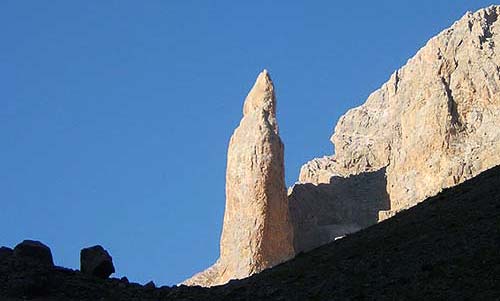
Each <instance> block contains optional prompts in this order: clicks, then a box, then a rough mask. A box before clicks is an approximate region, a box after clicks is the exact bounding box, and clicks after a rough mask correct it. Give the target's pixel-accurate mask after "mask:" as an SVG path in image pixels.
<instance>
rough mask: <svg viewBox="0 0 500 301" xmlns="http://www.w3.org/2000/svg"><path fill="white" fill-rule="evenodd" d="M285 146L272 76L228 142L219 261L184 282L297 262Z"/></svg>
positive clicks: (258, 86) (261, 79)
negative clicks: (278, 123) (289, 207)
mask: <svg viewBox="0 0 500 301" xmlns="http://www.w3.org/2000/svg"><path fill="white" fill-rule="evenodd" d="M283 152H284V147H283V143H282V142H281V139H280V137H279V134H278V125H277V121H276V97H275V94H274V86H273V83H272V80H271V78H270V76H269V73H268V72H267V71H266V70H264V71H263V72H262V73H260V74H259V76H258V78H257V80H256V82H255V84H254V86H253V88H252V90H251V91H250V93H249V94H248V96H247V97H246V100H245V104H244V106H243V119H242V120H241V122H240V125H239V126H238V128H236V130H235V131H234V133H233V135H232V137H231V140H230V142H229V149H228V154H227V170H226V208H225V213H224V225H223V230H222V237H221V241H220V258H219V259H218V260H217V262H216V263H215V264H214V265H213V266H212V267H210V268H208V269H207V270H205V271H203V272H201V273H198V274H196V275H195V276H193V277H192V278H190V279H188V280H186V281H185V284H188V285H201V286H213V285H218V284H224V283H226V282H227V281H229V280H231V279H239V278H244V277H248V276H249V275H252V274H254V273H257V272H260V271H262V270H263V269H265V268H269V267H272V266H274V265H276V264H278V263H281V262H283V261H284V260H286V259H289V258H291V257H292V256H293V254H294V251H293V241H292V235H293V232H292V226H291V224H290V219H289V215H288V199H287V195H286V186H285V176H284V162H283V161H284V159H283V156H284V154H283Z"/></svg>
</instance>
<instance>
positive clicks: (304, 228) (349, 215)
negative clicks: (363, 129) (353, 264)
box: [288, 168, 390, 253]
mask: <svg viewBox="0 0 500 301" xmlns="http://www.w3.org/2000/svg"><path fill="white" fill-rule="evenodd" d="M386 187H387V179H386V176H385V168H382V169H379V170H377V171H374V172H365V173H361V174H358V175H352V176H350V177H346V178H344V177H337V176H334V177H331V178H330V183H327V184H319V185H313V184H311V183H306V184H295V185H294V186H293V188H292V191H291V193H290V194H289V197H288V200H289V209H290V219H291V222H292V225H293V228H294V248H295V252H296V253H299V252H303V251H309V250H311V249H313V248H316V247H318V246H321V245H324V244H326V243H328V242H331V241H333V240H335V238H337V237H341V236H344V235H346V234H348V233H352V232H355V231H358V230H360V229H362V228H366V227H368V226H371V225H373V224H375V223H377V222H378V213H379V211H381V210H388V209H390V201H389V195H388V194H387V190H386Z"/></svg>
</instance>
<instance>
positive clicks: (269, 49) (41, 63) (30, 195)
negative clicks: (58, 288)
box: [0, 0, 492, 285]
mask: <svg viewBox="0 0 500 301" xmlns="http://www.w3.org/2000/svg"><path fill="white" fill-rule="evenodd" d="M313 2H314V3H313ZM490 4H492V3H491V2H489V1H466V0H458V1H457V0H453V1H451V0H449V1H435V0H433V1H431V0H427V1H401V0H399V1H395V0H394V1H343V2H340V1H300V2H299V1H205V2H202V1H78V2H77V1H10V0H4V1H2V2H0V28H1V29H0V38H1V47H0V82H1V92H0V104H1V110H0V167H1V168H0V229H2V230H1V232H0V245H7V246H11V247H13V246H14V245H15V244H17V243H18V242H20V241H22V240H23V239H27V238H30V239H38V240H41V241H43V242H44V243H46V244H47V245H49V246H50V247H51V249H52V253H53V256H54V260H55V262H56V264H58V265H61V266H65V267H70V268H78V267H79V251H80V249H81V248H83V247H87V246H90V245H94V244H102V245H103V246H104V247H105V248H107V249H108V250H109V252H110V253H111V255H112V256H113V258H114V261H115V266H116V270H117V273H116V274H115V276H118V277H121V276H123V275H126V276H127V277H128V278H129V279H130V280H132V281H137V282H140V283H145V282H147V281H149V280H154V281H155V283H157V284H159V285H164V284H167V285H170V284H175V283H178V282H180V281H182V280H183V279H185V278H187V277H189V276H190V275H192V274H193V273H195V272H198V271H200V270H202V269H204V268H206V267H208V266H209V265H210V264H212V263H213V262H214V261H215V260H216V258H217V257H218V252H219V236H220V232H221V227H222V218H223V213H224V212H223V211H224V201H225V196H224V185H225V179H224V176H225V165H226V151H227V144H228V141H229V137H230V136H231V134H232V131H233V130H234V128H235V127H236V126H237V125H238V123H239V120H240V118H241V109H242V104H243V100H244V98H245V96H246V94H247V93H248V91H249V89H250V88H251V86H252V84H253V82H254V80H255V78H256V76H257V75H258V73H259V72H260V71H261V70H262V69H264V68H267V69H268V70H269V71H270V73H271V76H272V78H273V80H274V83H275V85H276V90H277V98H278V122H279V125H280V131H281V136H282V139H283V141H284V143H285V160H286V162H285V164H286V180H287V184H288V185H291V184H293V182H294V181H295V180H296V178H297V176H298V172H299V169H300V166H301V165H302V164H303V163H305V162H306V161H308V160H310V159H312V158H313V157H317V156H323V155H327V154H331V153H332V152H333V146H332V145H331V143H330V142H329V138H330V135H331V133H332V129H333V127H334V125H335V123H336V121H337V119H338V118H339V116H340V115H341V114H343V113H344V112H345V111H346V110H348V109H349V108H351V107H354V106H357V105H360V104H361V103H363V102H364V100H365V99H366V97H367V96H368V95H369V93H371V92H372V91H373V90H375V89H377V88H378V87H379V86H380V85H381V84H382V83H384V82H385V81H386V80H387V79H388V78H389V76H390V74H391V73H392V72H393V71H394V70H396V69H397V68H399V67H400V66H402V65H404V63H405V62H406V61H407V60H408V59H409V58H410V57H411V56H413V55H414V54H415V53H416V51H417V50H418V49H419V48H421V47H422V46H423V45H424V44H425V42H426V41H427V40H428V39H429V38H431V37H432V36H434V35H435V34H437V33H438V32H440V31H441V30H443V29H444V28H446V27H448V26H450V25H451V24H452V23H453V22H454V21H455V20H456V19H458V18H460V17H461V16H462V15H463V14H464V13H465V12H466V11H467V10H472V11H473V10H476V9H478V8H481V7H485V6H488V5H490Z"/></svg>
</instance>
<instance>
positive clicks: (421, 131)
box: [289, 6, 500, 252]
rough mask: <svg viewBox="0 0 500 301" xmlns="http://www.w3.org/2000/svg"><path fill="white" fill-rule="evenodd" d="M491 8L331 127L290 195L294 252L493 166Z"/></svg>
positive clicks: (496, 38) (469, 18)
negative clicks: (327, 142)
mask: <svg viewBox="0 0 500 301" xmlns="http://www.w3.org/2000/svg"><path fill="white" fill-rule="evenodd" d="M499 14H500V7H499V6H491V7H488V8H486V9H482V10H479V11H478V12H476V13H470V12H468V13H467V14H466V15H465V16H463V17H462V18H461V19H460V20H459V21H457V22H455V23H454V24H453V26H451V27H450V28H449V29H446V30H444V31H443V32H441V33H440V34H438V35H437V36H436V37H434V38H432V39H431V40H430V41H429V42H428V43H427V44H426V45H425V46H424V47H423V48H422V49H420V51H418V52H417V54H416V55H415V56H414V57H413V58H411V59H410V60H408V62H407V64H406V65H405V66H404V67H402V68H401V69H399V70H397V71H396V72H394V73H393V74H392V76H391V77H390V79H389V81H388V82H387V83H385V84H384V85H382V87H381V88H380V89H378V90H377V91H375V92H373V93H372V94H371V95H370V96H369V97H368V99H367V100H366V102H365V103H364V104H363V105H361V106H360V107H357V108H354V109H351V110H349V111H348V112H347V113H346V114H345V115H344V116H342V117H341V118H340V120H339V122H338V123H337V126H336V127H335V132H334V133H333V135H332V138H331V141H332V142H333V144H334V145H335V154H334V155H332V156H326V157H323V158H317V159H313V160H312V161H310V162H308V163H307V164H305V165H304V166H303V167H302V169H301V172H300V178H299V183H298V184H296V185H294V186H293V187H292V188H291V189H290V190H289V199H290V214H291V218H292V224H293V226H294V236H295V239H294V247H295V251H297V252H299V251H304V250H309V249H312V248H314V247H317V246H320V245H322V244H324V243H326V242H328V241H331V240H333V239H335V238H336V237H338V236H342V235H344V234H346V233H349V232H352V231H355V230H358V229H361V228H364V227H366V226H367V225H370V224H373V223H376V222H377V221H379V220H383V219H385V218H387V217H390V216H392V215H394V214H395V213H396V212H398V211H400V210H403V209H406V208H409V207H411V206H414V205H415V204H417V203H419V202H420V201H422V200H424V199H425V198H427V197H429V196H432V195H435V194H436V193H438V192H439V191H441V190H442V189H443V188H446V187H450V186H454V185H457V184H459V183H462V182H463V181H465V180H467V179H469V178H471V177H474V176H475V175H477V174H479V173H480V172H482V171H484V170H485V169H488V168H490V167H492V166H495V165H496V164H499V163H500V129H499V125H500V67H499V66H500V55H499V54H497V51H496V46H497V45H499V44H500V27H499V26H500V21H499V20H498V16H499Z"/></svg>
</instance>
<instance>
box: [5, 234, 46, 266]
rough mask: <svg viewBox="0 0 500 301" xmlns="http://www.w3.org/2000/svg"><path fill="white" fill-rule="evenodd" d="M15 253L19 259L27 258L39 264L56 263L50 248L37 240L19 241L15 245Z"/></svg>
mask: <svg viewBox="0 0 500 301" xmlns="http://www.w3.org/2000/svg"><path fill="white" fill-rule="evenodd" d="M6 252H8V251H6ZM13 255H14V256H15V257H16V258H18V259H22V260H26V259H27V260H30V261H32V262H36V263H38V264H43V265H48V266H53V265H54V261H53V260H52V253H51V251H50V248H49V247H47V246H46V245H44V244H43V243H41V242H39V241H36V240H24V241H23V242H21V243H19V244H18V245H17V246H15V248H14V251H13Z"/></svg>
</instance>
